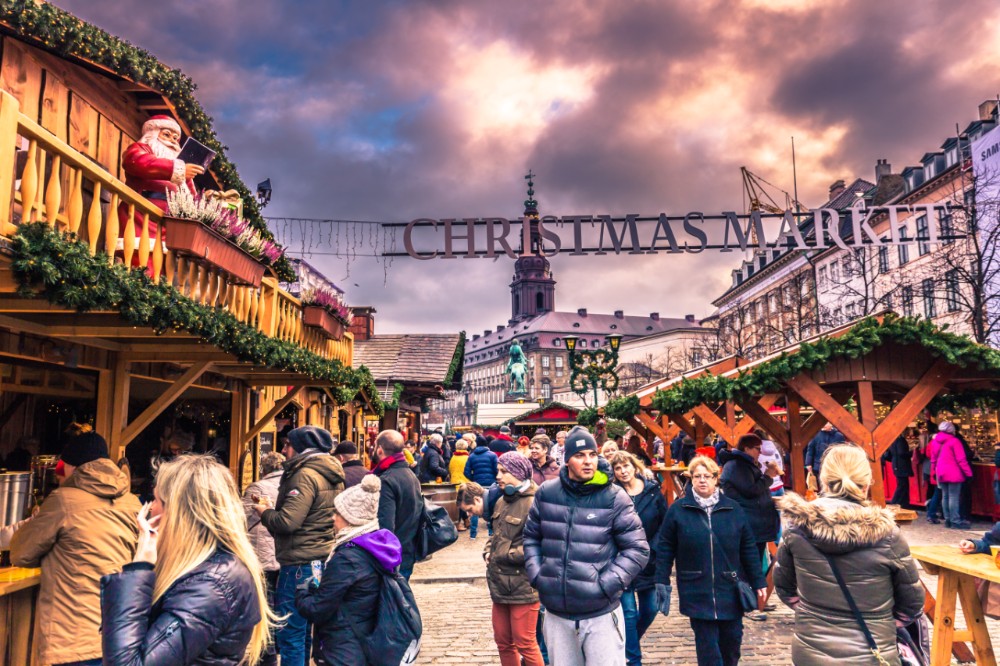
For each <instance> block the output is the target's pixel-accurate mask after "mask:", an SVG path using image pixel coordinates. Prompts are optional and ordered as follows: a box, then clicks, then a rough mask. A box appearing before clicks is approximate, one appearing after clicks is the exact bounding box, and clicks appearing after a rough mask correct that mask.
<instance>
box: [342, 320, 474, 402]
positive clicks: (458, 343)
mask: <svg viewBox="0 0 1000 666" xmlns="http://www.w3.org/2000/svg"><path fill="white" fill-rule="evenodd" d="M464 345H465V334H464V333H455V334H400V335H395V334H393V335H374V336H372V337H371V338H369V339H368V340H356V341H355V343H354V367H355V368H359V367H361V366H362V365H363V366H365V367H367V368H368V369H369V370H370V371H371V373H372V376H373V377H375V383H376V384H377V385H378V386H379V387H380V389H384V390H385V391H389V392H390V393H391V392H392V390H393V389H392V385H394V384H402V385H403V388H404V392H405V393H406V394H408V395H421V396H427V397H440V394H441V393H442V392H443V391H445V390H449V389H458V388H460V387H461V385H462V362H463V358H464V357H463V353H462V351H463V349H464Z"/></svg>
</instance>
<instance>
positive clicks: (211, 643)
mask: <svg viewBox="0 0 1000 666" xmlns="http://www.w3.org/2000/svg"><path fill="white" fill-rule="evenodd" d="M155 582H156V573H155V572H154V571H153V565H152V564H149V563H148V562H135V563H131V564H126V565H125V566H124V567H123V569H122V571H121V573H116V574H110V575H107V576H104V577H102V578H101V616H102V623H103V627H102V631H101V633H102V636H103V644H104V663H105V665H106V666H161V665H162V666H191V665H199V666H201V665H205V666H209V665H211V666H223V665H230V664H232V665H235V664H238V663H240V661H242V659H243V656H244V653H245V652H246V647H247V645H248V644H249V643H250V636H251V634H252V633H253V629H254V627H255V626H256V625H257V623H258V622H260V610H259V606H258V599H257V590H256V586H255V585H254V580H253V577H252V576H251V574H250V571H249V570H248V569H247V568H246V567H245V566H244V565H243V563H242V562H240V561H239V560H237V559H236V558H235V557H234V556H233V555H232V553H229V552H226V551H224V550H221V549H219V550H216V551H215V553H214V554H212V556H211V557H209V558H208V559H207V560H205V561H204V562H202V563H201V564H199V565H198V566H197V567H195V568H194V570H193V571H191V572H190V573H188V574H185V575H184V576H183V577H182V578H180V579H178V580H177V581H176V582H175V583H174V584H173V585H172V586H171V587H170V589H169V590H167V591H166V593H165V594H164V595H163V596H162V597H160V599H159V601H157V602H156V603H155V604H153V584H154V583H155Z"/></svg>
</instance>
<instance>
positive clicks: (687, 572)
mask: <svg viewBox="0 0 1000 666" xmlns="http://www.w3.org/2000/svg"><path fill="white" fill-rule="evenodd" d="M693 492H694V491H693V490H689V491H688V494H687V495H685V496H684V497H682V498H680V499H678V500H677V501H675V502H674V503H673V504H671V505H670V509H668V510H667V515H666V517H665V518H664V519H663V526H662V527H661V528H660V534H659V538H658V539H657V541H656V582H657V583H662V584H664V585H669V584H670V571H671V570H672V569H673V566H674V564H676V565H677V599H678V601H679V602H680V611H681V613H682V614H683V615H686V616H688V617H691V618H695V619H699V620H735V619H737V618H739V617H742V615H743V610H742V608H741V606H740V602H739V596H738V592H737V589H736V583H735V582H734V581H733V580H732V576H731V575H730V574H729V573H727V572H732V571H734V570H736V573H737V575H738V576H739V577H740V578H741V579H742V580H745V581H746V582H748V583H750V586H751V587H752V588H753V589H755V590H759V589H761V588H764V587H766V586H767V581H766V580H765V578H764V573H763V572H762V571H761V562H760V557H759V556H758V553H757V545H756V542H755V541H754V536H753V532H752V531H751V530H750V524H749V523H748V522H747V519H746V515H745V514H744V513H743V509H741V508H740V505H739V504H737V503H736V502H734V501H733V500H732V499H730V498H728V497H726V496H725V495H721V496H720V497H719V503H718V504H716V505H715V506H714V507H713V509H712V513H711V514H709V513H708V512H707V511H705V509H703V508H701V506H699V505H698V503H697V502H696V501H695V499H694V497H693V496H692V493H693ZM713 534H714V535H715V538H714V539H713V538H711V535H713ZM720 549H721V551H722V552H724V553H725V557H723V556H722V552H720ZM727 560H728V562H729V564H730V566H731V567H732V568H728V567H726V565H725V563H726V561H727Z"/></svg>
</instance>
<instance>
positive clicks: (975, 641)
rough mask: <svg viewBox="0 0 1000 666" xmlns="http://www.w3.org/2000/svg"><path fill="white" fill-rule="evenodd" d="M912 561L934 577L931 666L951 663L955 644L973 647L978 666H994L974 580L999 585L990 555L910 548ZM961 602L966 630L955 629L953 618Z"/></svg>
mask: <svg viewBox="0 0 1000 666" xmlns="http://www.w3.org/2000/svg"><path fill="white" fill-rule="evenodd" d="M910 552H911V553H912V555H913V559H915V560H917V561H918V562H920V564H921V565H922V566H923V568H924V570H925V571H927V573H929V574H931V575H934V576H937V577H938V583H937V599H936V600H935V603H934V608H933V614H934V636H933V638H932V643H931V666H946V665H947V664H950V663H951V654H952V647H953V645H954V644H955V642H956V641H959V642H963V641H967V642H969V643H971V644H972V652H973V654H974V655H975V658H976V664H979V666H996V663H997V660H996V655H995V654H994V652H993V644H992V642H991V641H990V634H989V631H987V628H986V619H985V617H984V615H983V607H982V604H980V602H979V596H978V595H977V594H976V580H975V579H976V578H983V579H986V580H988V581H990V582H993V583H996V584H998V585H1000V569H998V568H997V566H996V565H995V564H994V563H993V558H992V557H991V556H989V555H981V554H980V555H966V554H964V553H962V551H960V550H959V549H958V547H957V546H912V547H911V548H910ZM956 600H958V601H961V604H962V613H963V614H964V615H965V624H966V626H967V627H968V628H967V629H965V630H961V631H960V630H957V629H955V615H956V610H957V607H958V604H957V601H956Z"/></svg>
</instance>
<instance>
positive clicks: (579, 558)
mask: <svg viewBox="0 0 1000 666" xmlns="http://www.w3.org/2000/svg"><path fill="white" fill-rule="evenodd" d="M563 455H564V457H565V464H564V465H563V467H562V469H561V470H559V481H558V482H555V481H550V482H548V483H545V484H543V485H542V486H541V487H540V488H539V489H538V490H537V491H536V492H535V501H534V502H533V503H532V505H531V510H530V511H529V512H528V519H527V521H526V522H525V525H524V568H525V570H526V571H527V573H528V580H529V581H530V582H531V586H532V587H534V588H535V589H536V590H538V596H539V599H540V600H541V602H542V605H543V606H544V607H545V613H546V617H545V623H544V626H543V627H542V632H543V634H544V637H545V644H546V647H547V648H548V653H549V658H550V659H551V660H552V663H553V664H560V665H565V666H577V665H582V664H608V665H611V664H616V665H619V664H620V665H622V666H624V664H625V638H624V637H625V617H624V615H623V613H622V608H621V596H622V592H624V591H625V588H627V587H628V586H629V585H631V584H632V580H633V579H634V578H635V577H636V576H637V575H638V574H639V572H641V571H642V570H643V568H644V567H645V566H646V563H647V562H648V560H649V544H648V543H647V542H646V533H645V531H644V530H643V528H642V522H641V521H640V520H639V516H638V515H636V512H635V509H634V508H633V504H632V500H631V498H630V497H629V496H628V494H626V492H625V491H624V490H623V489H622V488H621V487H620V486H618V485H616V484H615V483H613V475H612V472H611V466H610V465H609V464H608V462H607V461H606V460H604V459H603V458H600V457H599V456H598V455H597V441H596V440H595V439H594V437H593V436H592V435H591V434H590V433H589V432H587V429H586V428H583V427H580V426H577V427H575V428H573V429H572V430H570V431H569V433H568V434H567V435H566V443H565V445H564V452H563ZM595 582H596V585H595Z"/></svg>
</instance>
